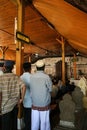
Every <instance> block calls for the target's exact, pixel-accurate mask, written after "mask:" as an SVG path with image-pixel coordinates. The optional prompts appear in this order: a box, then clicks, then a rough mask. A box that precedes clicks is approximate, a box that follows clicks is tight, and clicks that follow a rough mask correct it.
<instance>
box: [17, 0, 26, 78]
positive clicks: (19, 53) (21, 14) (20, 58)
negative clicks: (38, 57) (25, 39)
mask: <svg viewBox="0 0 87 130" xmlns="http://www.w3.org/2000/svg"><path fill="white" fill-rule="evenodd" d="M17 6H18V17H17V31H19V32H22V33H23V30H24V11H25V10H24V4H23V0H17ZM22 48H23V49H22ZM23 61H24V45H23V43H22V42H21V41H17V43H16V74H17V75H19V76H20V75H21V74H22V71H23V68H22V64H23Z"/></svg>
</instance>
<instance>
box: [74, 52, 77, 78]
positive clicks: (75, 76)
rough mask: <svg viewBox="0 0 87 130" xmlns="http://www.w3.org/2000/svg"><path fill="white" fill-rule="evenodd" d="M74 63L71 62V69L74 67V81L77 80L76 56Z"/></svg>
mask: <svg viewBox="0 0 87 130" xmlns="http://www.w3.org/2000/svg"><path fill="white" fill-rule="evenodd" d="M73 59H74V61H73V67H74V70H73V71H74V79H76V78H77V75H76V55H75V54H74V58H73Z"/></svg>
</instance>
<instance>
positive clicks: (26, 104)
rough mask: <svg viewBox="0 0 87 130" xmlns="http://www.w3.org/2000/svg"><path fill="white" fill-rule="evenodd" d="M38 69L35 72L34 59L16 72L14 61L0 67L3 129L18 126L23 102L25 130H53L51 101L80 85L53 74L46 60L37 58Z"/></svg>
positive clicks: (14, 129)
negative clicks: (48, 73) (46, 67)
mask: <svg viewBox="0 0 87 130" xmlns="http://www.w3.org/2000/svg"><path fill="white" fill-rule="evenodd" d="M35 65H36V69H37V71H36V72H35V73H33V74H32V73H31V63H30V62H25V63H24V64H23V74H22V75H20V76H17V75H16V74H14V73H13V67H14V63H13V62H12V61H10V60H7V61H5V62H4V64H3V67H2V68H1V69H0V71H1V72H0V129H1V130H17V116H18V110H19V106H20V104H22V105H23V117H24V124H25V128H24V129H25V130H51V123H50V111H51V107H50V104H51V103H52V100H55V101H56V99H59V98H61V97H62V96H63V95H64V94H65V93H67V92H69V93H71V92H72V91H73V90H74V88H75V87H76V86H75V85H74V84H70V81H69V80H67V81H66V85H65V86H64V84H63V82H62V80H60V79H58V78H57V77H54V78H52V77H50V75H47V74H46V73H45V71H44V69H45V63H44V62H43V60H38V61H37V62H36V64H35Z"/></svg>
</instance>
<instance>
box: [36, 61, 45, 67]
mask: <svg viewBox="0 0 87 130" xmlns="http://www.w3.org/2000/svg"><path fill="white" fill-rule="evenodd" d="M44 65H45V63H44V62H43V60H38V61H37V62H36V67H43V66H44Z"/></svg>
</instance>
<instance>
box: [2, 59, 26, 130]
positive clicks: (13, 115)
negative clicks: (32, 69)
mask: <svg viewBox="0 0 87 130" xmlns="http://www.w3.org/2000/svg"><path fill="white" fill-rule="evenodd" d="M13 65H14V63H13V62H12V61H10V60H7V61H5V63H4V74H3V75H0V94H1V96H0V97H1V98H0V118H1V124H2V128H1V130H17V115H18V103H21V102H22V101H23V99H24V95H25V90H26V88H25V84H24V82H23V81H22V80H21V79H20V77H19V76H17V75H15V74H13V73H12V69H13ZM20 94H21V97H20ZM20 98H21V99H20Z"/></svg>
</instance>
